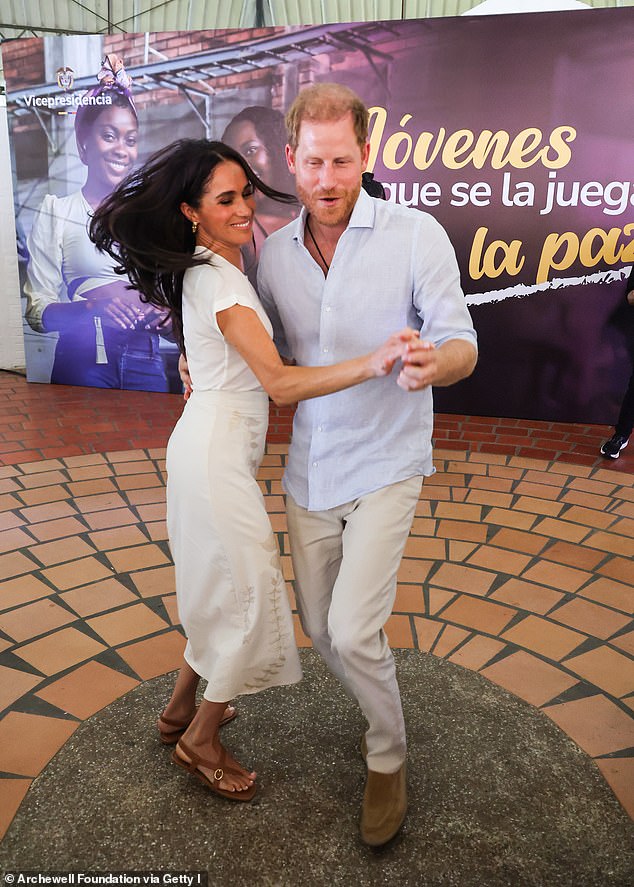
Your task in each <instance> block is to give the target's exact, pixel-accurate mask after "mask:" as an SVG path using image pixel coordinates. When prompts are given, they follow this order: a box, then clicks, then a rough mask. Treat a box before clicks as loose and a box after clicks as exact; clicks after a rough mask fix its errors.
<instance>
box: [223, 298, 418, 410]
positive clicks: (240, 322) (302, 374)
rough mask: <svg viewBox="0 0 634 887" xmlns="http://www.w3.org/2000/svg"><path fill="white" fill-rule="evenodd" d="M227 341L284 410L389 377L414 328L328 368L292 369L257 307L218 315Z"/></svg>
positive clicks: (235, 309)
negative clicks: (290, 405) (299, 401)
mask: <svg viewBox="0 0 634 887" xmlns="http://www.w3.org/2000/svg"><path fill="white" fill-rule="evenodd" d="M216 320H217V322H218V327H219V328H220V331H221V333H222V334H223V336H224V337H225V339H226V341H227V342H228V343H229V344H230V345H233V347H234V348H235V349H236V351H238V352H239V354H240V355H241V356H242V357H243V359H244V360H245V361H246V363H248V365H249V366H250V368H251V369H252V370H253V372H254V373H255V375H256V376H257V378H258V381H259V382H260V384H261V385H262V387H263V388H264V390H265V391H266V392H267V394H268V395H269V396H270V397H271V398H272V400H273V401H274V402H275V403H276V404H277V405H278V406H286V405H288V404H293V403H296V402H297V401H298V400H307V399H308V398H311V397H321V396H322V395H324V394H332V393H333V392H335V391H341V390H342V389H343V388H350V387H351V386H352V385H358V384H359V383H360V382H365V381H366V380H368V379H373V378H376V377H379V376H387V375H389V374H390V373H391V372H392V368H393V366H394V364H395V363H396V361H397V360H398V359H399V357H401V355H402V354H403V353H404V351H405V346H406V342H407V341H409V339H411V338H413V337H416V336H417V333H416V332H415V331H414V330H409V329H406V330H402V331H401V332H400V333H396V334H395V335H393V336H392V337H391V338H390V339H388V341H387V342H386V343H385V344H384V345H381V347H380V348H377V350H376V351H373V352H371V353H370V354H366V355H364V356H362V357H355V358H353V359H352V360H344V361H342V362H341V363H335V364H331V365H330V366H323V367H298V366H286V365H285V364H284V363H283V362H282V359H281V357H280V355H279V354H278V352H277V349H276V348H275V345H274V344H273V342H272V340H271V338H270V336H269V335H268V333H267V331H266V330H265V329H264V327H263V325H262V323H261V321H260V319H259V317H258V316H257V314H256V313H255V311H254V310H253V309H252V308H246V307H244V306H243V305H232V307H231V308H225V309H224V310H223V311H219V312H218V313H217V314H216Z"/></svg>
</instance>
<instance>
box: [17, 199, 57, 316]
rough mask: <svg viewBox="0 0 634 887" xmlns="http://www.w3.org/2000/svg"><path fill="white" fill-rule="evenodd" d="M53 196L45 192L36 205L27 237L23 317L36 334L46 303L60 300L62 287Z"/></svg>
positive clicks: (49, 303) (50, 303)
mask: <svg viewBox="0 0 634 887" xmlns="http://www.w3.org/2000/svg"><path fill="white" fill-rule="evenodd" d="M55 206H56V198H55V197H54V196H53V195H51V194H48V195H47V196H46V197H45V198H44V200H43V202H42V206H41V207H40V209H39V211H38V213H37V216H36V217H35V221H34V222H33V227H32V228H31V233H30V234H29V236H28V239H27V247H28V251H29V261H28V264H27V270H26V281H25V284H24V295H25V296H26V310H25V314H24V316H25V318H26V321H27V323H28V324H29V326H30V327H32V329H34V330H36V331H37V332H38V333H43V332H46V330H45V328H44V324H43V321H42V315H43V314H44V311H45V309H46V308H48V306H49V305H52V304H54V303H56V302H59V301H61V299H62V296H63V294H64V293H65V290H66V287H65V285H64V280H63V278H62V271H61V268H62V250H61V236H60V222H59V219H58V217H57V213H56V209H55Z"/></svg>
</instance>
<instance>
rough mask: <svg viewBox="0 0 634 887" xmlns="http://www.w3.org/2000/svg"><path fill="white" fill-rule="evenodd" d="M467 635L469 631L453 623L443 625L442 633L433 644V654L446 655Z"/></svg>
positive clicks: (442, 656) (441, 656)
mask: <svg viewBox="0 0 634 887" xmlns="http://www.w3.org/2000/svg"><path fill="white" fill-rule="evenodd" d="M468 637H469V632H468V631H465V629H464V628H457V627H456V626H455V625H445V627H444V629H443V632H442V634H441V635H440V637H439V638H438V640H437V641H436V643H435V644H434V648H433V653H434V656H438V657H440V658H444V657H446V656H448V655H449V654H450V653H451V652H453V650H455V649H456V647H457V646H458V645H459V644H461V643H462V642H463V641H464V640H465V638H468Z"/></svg>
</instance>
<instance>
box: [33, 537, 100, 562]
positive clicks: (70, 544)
mask: <svg viewBox="0 0 634 887" xmlns="http://www.w3.org/2000/svg"><path fill="white" fill-rule="evenodd" d="M94 552H95V549H94V548H93V546H92V545H89V544H88V543H87V542H85V541H84V540H83V539H80V538H79V536H69V537H68V538H65V539H56V540H55V541H53V542H44V543H42V544H41V545H33V546H31V548H30V549H29V554H31V555H32V556H33V557H36V558H37V559H38V561H40V563H41V564H43V565H44V566H45V567H51V566H53V565H54V564H61V563H63V562H64V561H71V560H76V559H77V558H81V557H85V556H88V555H91V554H94Z"/></svg>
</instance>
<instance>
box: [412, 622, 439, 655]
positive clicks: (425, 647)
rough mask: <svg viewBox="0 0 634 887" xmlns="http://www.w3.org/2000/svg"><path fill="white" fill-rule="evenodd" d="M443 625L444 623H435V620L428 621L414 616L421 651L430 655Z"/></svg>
mask: <svg viewBox="0 0 634 887" xmlns="http://www.w3.org/2000/svg"><path fill="white" fill-rule="evenodd" d="M443 624H444V623H442V622H435V621H434V620H433V619H426V618H425V617H424V616H414V630H415V631H416V639H417V641H418V649H419V650H422V651H423V652H425V653H429V651H430V650H431V648H432V646H433V645H434V641H435V640H436V638H437V637H438V635H439V634H440V631H441V629H442V627H443Z"/></svg>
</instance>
